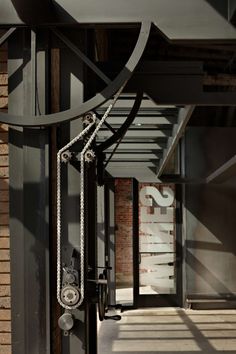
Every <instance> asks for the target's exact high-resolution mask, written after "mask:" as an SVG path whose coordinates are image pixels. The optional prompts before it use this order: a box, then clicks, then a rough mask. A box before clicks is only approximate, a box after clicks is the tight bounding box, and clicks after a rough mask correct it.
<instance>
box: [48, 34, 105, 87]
mask: <svg viewBox="0 0 236 354" xmlns="http://www.w3.org/2000/svg"><path fill="white" fill-rule="evenodd" d="M53 33H54V34H55V35H56V36H57V37H58V38H60V40H61V41H62V42H64V43H65V44H66V45H67V47H68V48H70V49H71V50H72V52H74V53H75V54H76V55H77V56H78V57H79V58H80V59H81V60H82V61H83V62H84V63H85V64H86V65H88V67H89V68H90V69H92V70H93V72H95V73H96V74H97V75H98V76H99V77H100V79H102V80H103V81H104V82H105V83H106V84H109V83H110V82H111V80H110V79H109V78H108V77H107V76H106V75H105V74H104V73H103V72H102V71H101V70H100V69H99V68H98V67H97V66H96V65H95V64H94V63H93V62H92V61H91V60H90V59H89V58H88V57H87V56H86V55H85V54H84V53H83V52H82V51H81V50H80V49H79V48H78V47H76V45H75V44H74V43H72V42H71V41H70V40H69V39H68V38H67V37H66V36H64V34H62V33H61V32H60V31H58V30H56V29H54V30H53Z"/></svg>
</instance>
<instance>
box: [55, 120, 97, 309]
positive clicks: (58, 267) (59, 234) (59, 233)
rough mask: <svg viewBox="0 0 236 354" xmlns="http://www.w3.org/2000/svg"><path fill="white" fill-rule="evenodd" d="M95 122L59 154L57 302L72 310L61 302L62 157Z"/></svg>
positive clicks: (72, 307) (71, 307)
mask: <svg viewBox="0 0 236 354" xmlns="http://www.w3.org/2000/svg"><path fill="white" fill-rule="evenodd" d="M94 124H95V121H94V122H92V123H90V124H89V125H88V126H87V127H86V128H85V129H84V130H83V131H82V132H81V133H80V134H78V135H77V136H76V137H75V138H74V139H72V140H71V141H70V142H69V143H68V144H66V145H65V146H64V147H63V148H61V149H60V150H59V151H58V153H57V301H58V303H59V304H60V305H61V306H62V307H63V308H65V309H67V310H70V309H74V308H77V306H67V305H65V304H64V303H63V302H62V301H61V269H62V266H61V156H62V154H63V152H65V151H66V150H68V149H69V148H70V147H71V146H72V145H74V144H75V143H76V142H77V141H78V140H80V139H81V138H82V137H83V136H84V135H86V134H87V133H88V132H89V130H90V129H91V128H92V126H93V125H94Z"/></svg>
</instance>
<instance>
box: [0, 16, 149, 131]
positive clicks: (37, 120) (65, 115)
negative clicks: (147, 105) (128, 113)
mask: <svg viewBox="0 0 236 354" xmlns="http://www.w3.org/2000/svg"><path fill="white" fill-rule="evenodd" d="M150 29H151V22H143V23H142V25H141V29H140V33H139V37H138V40H137V43H136V46H135V48H134V50H133V53H132V54H131V56H130V58H129V60H128V62H127V63H126V65H125V67H124V68H123V69H122V71H121V72H120V73H119V74H118V76H117V77H116V78H115V80H113V81H112V82H111V83H110V84H109V85H108V86H107V87H106V88H105V89H104V90H103V91H102V92H101V93H99V94H97V95H96V96H94V97H93V98H91V99H90V100H88V101H86V102H84V103H82V104H81V105H80V106H79V107H76V108H71V109H69V110H67V111H63V112H59V113H52V114H46V115H41V116H18V115H8V114H7V113H0V122H1V123H6V124H10V125H17V126H29V127H30V126H31V127H33V126H34V127H37V126H46V125H53V124H57V123H62V122H66V121H70V120H73V119H77V118H78V117H80V116H83V115H84V114H85V113H86V112H89V111H92V110H94V109H96V108H97V107H99V106H101V105H102V104H103V103H104V102H106V101H107V100H108V99H110V98H111V97H112V96H113V95H114V94H115V93H116V92H117V91H118V90H119V89H120V87H121V86H122V85H124V83H125V82H126V81H127V80H129V79H130V77H131V76H132V73H133V71H134V69H135V68H136V66H137V64H138V63H139V60H140V59H141V57H142V54H143V52H144V49H145V47H146V44H147V41H148V38H149V33H150Z"/></svg>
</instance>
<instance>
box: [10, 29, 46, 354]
mask: <svg viewBox="0 0 236 354" xmlns="http://www.w3.org/2000/svg"><path fill="white" fill-rule="evenodd" d="M24 34H25V37H24ZM35 36H36V33H32V41H31V43H30V41H29V40H28V39H30V33H29V30H20V31H19V32H18V33H14V35H13V36H12V38H11V39H10V41H9V59H8V68H9V74H10V78H9V112H10V113H11V112H12V113H15V112H19V110H20V111H21V112H22V114H24V113H25V114H27V113H28V114H35V113H36V106H35V101H36V86H35V84H34V83H35V80H32V79H33V78H34V77H35V75H36V74H37V70H36V65H35V61H36V58H37V61H38V70H40V75H41V77H42V79H43V77H46V75H45V72H46V71H47V69H48V68H47V64H48V63H47V50H46V51H44V50H43V51H42V52H41V51H40V50H38V49H37V48H36V46H35V44H34V40H35ZM39 36H40V37H41V34H40V35H39ZM23 37H24V38H23ZM43 38H44V39H43V41H44V40H45V37H43ZM41 39H42V38H41ZM44 44H45V43H44ZM22 68H23V69H22ZM18 75H22V76H23V78H24V79H23V82H22V83H20V84H19V85H16V82H15V79H16V78H17V76H18ZM44 84H45V80H43V83H42V85H41V86H40V88H38V95H39V96H41V97H42V96H44V102H45V104H44V105H41V111H42V113H46V112H47V110H48V106H47V99H46V97H47V91H46V87H45V86H44ZM9 160H10V200H11V203H10V233H11V284H12V289H11V298H12V351H13V354H32V353H35V354H41V353H45V354H50V352H51V349H50V281H49V279H50V276H49V239H50V238H49V209H48V207H49V132H48V129H44V130H43V129H17V128H12V127H11V128H10V129H9Z"/></svg>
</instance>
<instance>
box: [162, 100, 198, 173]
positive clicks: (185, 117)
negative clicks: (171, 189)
mask: <svg viewBox="0 0 236 354" xmlns="http://www.w3.org/2000/svg"><path fill="white" fill-rule="evenodd" d="M194 108H195V107H194V106H188V107H185V108H181V109H180V112H179V117H178V123H177V124H175V126H174V128H173V137H171V138H169V139H168V144H167V148H166V149H165V150H164V152H163V158H162V160H161V161H160V165H159V168H158V172H157V177H160V176H161V175H162V174H163V172H164V170H165V167H166V166H167V164H168V161H169V160H170V158H171V156H172V154H173V153H174V151H175V148H176V146H177V145H178V142H179V139H180V138H181V137H182V135H183V133H184V130H185V127H186V125H187V123H188V121H189V119H190V117H191V115H192V113H193V110H194Z"/></svg>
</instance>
